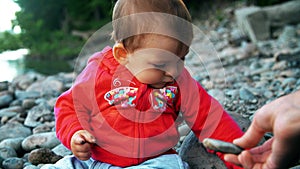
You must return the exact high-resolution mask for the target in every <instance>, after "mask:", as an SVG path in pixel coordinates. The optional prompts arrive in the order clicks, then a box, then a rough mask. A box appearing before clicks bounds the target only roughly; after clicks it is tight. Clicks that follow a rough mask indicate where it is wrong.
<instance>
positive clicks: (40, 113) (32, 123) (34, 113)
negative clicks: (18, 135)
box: [24, 103, 54, 127]
mask: <svg viewBox="0 0 300 169" xmlns="http://www.w3.org/2000/svg"><path fill="white" fill-rule="evenodd" d="M47 116H50V117H51V118H52V121H53V120H54V114H53V112H51V111H50V110H49V106H48V105H46V104H43V103H42V104H40V105H37V106H35V107H33V108H32V109H30V110H29V112H28V115H27V117H26V119H25V122H24V124H25V125H26V126H29V127H36V126H38V125H41V124H42V123H43V122H45V118H47Z"/></svg>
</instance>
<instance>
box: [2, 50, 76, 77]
mask: <svg viewBox="0 0 300 169" xmlns="http://www.w3.org/2000/svg"><path fill="white" fill-rule="evenodd" d="M28 52H29V51H28V50H27V49H19V50H15V51H6V52H2V53H0V82H2V81H9V82H11V81H12V80H13V79H14V78H15V77H17V76H19V75H22V74H24V73H27V72H30V71H35V72H39V73H41V74H45V75H52V74H56V73H59V72H70V71H72V68H71V66H70V64H69V63H68V62H67V61H57V60H33V59H30V57H29V56H26V55H27V54H28Z"/></svg>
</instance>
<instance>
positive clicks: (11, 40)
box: [0, 0, 287, 81]
mask: <svg viewBox="0 0 300 169" xmlns="http://www.w3.org/2000/svg"><path fill="white" fill-rule="evenodd" d="M285 1H287V0H239V1H234V0H225V1H224V0H223V1H222V0H214V1H199V0H185V3H186V5H187V7H188V8H189V10H190V12H191V15H192V17H193V20H194V21H197V20H206V19H209V18H210V19H217V20H219V21H222V19H224V18H223V14H222V9H224V8H225V7H228V6H233V5H235V4H239V3H240V4H246V5H257V6H267V5H274V4H278V3H281V2H285ZM114 3H115V0H50V1H49V0H0V11H1V15H0V67H1V72H0V81H11V80H12V79H13V78H14V77H15V76H17V75H19V74H22V73H25V72H28V71H37V72H40V73H43V74H46V75H50V74H54V73H57V72H64V71H70V70H71V69H72V67H71V66H70V64H69V61H70V60H72V59H75V58H76V57H77V56H78V54H79V52H80V50H81V48H82V46H83V45H84V43H85V41H86V40H87V38H88V37H89V36H90V35H91V34H92V33H94V32H95V31H96V30H98V29H99V28H101V26H103V25H105V24H107V23H109V22H110V21H111V14H112V7H113V5H114ZM99 50H100V49H99Z"/></svg>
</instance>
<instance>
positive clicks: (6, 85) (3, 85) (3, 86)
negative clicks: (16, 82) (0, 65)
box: [0, 81, 8, 92]
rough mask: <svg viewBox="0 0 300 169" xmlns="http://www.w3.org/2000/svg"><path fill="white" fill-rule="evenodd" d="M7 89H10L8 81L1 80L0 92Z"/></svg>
mask: <svg viewBox="0 0 300 169" xmlns="http://www.w3.org/2000/svg"><path fill="white" fill-rule="evenodd" d="M5 90H8V82H7V81H5V82H0V92H1V91H5Z"/></svg>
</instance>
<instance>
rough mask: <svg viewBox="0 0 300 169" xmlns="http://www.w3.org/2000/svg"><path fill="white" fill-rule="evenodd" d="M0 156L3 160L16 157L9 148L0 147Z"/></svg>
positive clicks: (14, 152)
mask: <svg viewBox="0 0 300 169" xmlns="http://www.w3.org/2000/svg"><path fill="white" fill-rule="evenodd" d="M0 156H1V157H2V158H3V159H7V158H10V157H17V153H16V151H15V150H14V149H13V148H11V147H1V148H0Z"/></svg>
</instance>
